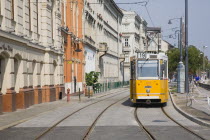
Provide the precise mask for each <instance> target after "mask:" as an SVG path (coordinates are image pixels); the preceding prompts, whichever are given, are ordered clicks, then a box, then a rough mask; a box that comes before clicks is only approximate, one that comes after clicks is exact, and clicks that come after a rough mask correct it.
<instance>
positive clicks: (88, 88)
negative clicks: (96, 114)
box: [88, 87, 90, 98]
mask: <svg viewBox="0 0 210 140" xmlns="http://www.w3.org/2000/svg"><path fill="white" fill-rule="evenodd" d="M88 98H90V87H88Z"/></svg>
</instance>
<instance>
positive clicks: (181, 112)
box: [169, 93, 210, 127]
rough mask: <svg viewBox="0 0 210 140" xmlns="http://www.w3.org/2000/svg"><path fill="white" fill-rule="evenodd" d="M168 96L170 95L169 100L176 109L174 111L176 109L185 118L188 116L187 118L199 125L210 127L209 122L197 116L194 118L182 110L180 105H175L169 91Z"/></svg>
mask: <svg viewBox="0 0 210 140" xmlns="http://www.w3.org/2000/svg"><path fill="white" fill-rule="evenodd" d="M169 95H170V97H171V102H172V104H173V106H174V108H175V109H176V111H178V112H179V113H180V114H182V115H183V116H185V117H186V118H188V119H189V120H191V121H193V122H195V123H197V124H199V125H203V126H206V127H210V123H207V122H205V121H203V120H201V119H198V118H195V117H194V116H192V115H190V114H188V113H186V112H184V111H183V110H182V109H181V108H180V107H178V106H177V104H176V103H175V102H174V99H173V96H172V95H171V93H170V94H169Z"/></svg>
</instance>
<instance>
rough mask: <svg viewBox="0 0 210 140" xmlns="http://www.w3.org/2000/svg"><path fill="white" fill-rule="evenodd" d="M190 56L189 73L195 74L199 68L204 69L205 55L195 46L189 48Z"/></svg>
mask: <svg viewBox="0 0 210 140" xmlns="http://www.w3.org/2000/svg"><path fill="white" fill-rule="evenodd" d="M188 52H189V53H188V54H189V57H188V58H189V73H190V74H195V73H196V71H197V70H198V69H199V67H202V64H203V55H202V54H201V52H200V50H198V49H197V48H196V47H195V46H190V47H189V48H188Z"/></svg>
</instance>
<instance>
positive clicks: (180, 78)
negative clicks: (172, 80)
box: [177, 62, 185, 93]
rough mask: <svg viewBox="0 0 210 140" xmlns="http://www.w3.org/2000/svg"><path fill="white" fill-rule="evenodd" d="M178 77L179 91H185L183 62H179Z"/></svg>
mask: <svg viewBox="0 0 210 140" xmlns="http://www.w3.org/2000/svg"><path fill="white" fill-rule="evenodd" d="M177 71H178V79H177V91H178V93H184V92H185V67H184V64H183V62H179V65H178V68H177Z"/></svg>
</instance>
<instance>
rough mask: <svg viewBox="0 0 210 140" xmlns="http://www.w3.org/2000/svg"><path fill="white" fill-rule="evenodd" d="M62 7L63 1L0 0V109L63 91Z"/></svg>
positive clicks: (55, 96)
mask: <svg viewBox="0 0 210 140" xmlns="http://www.w3.org/2000/svg"><path fill="white" fill-rule="evenodd" d="M60 9H61V0H0V112H1V111H3V112H11V111H15V110H16V109H22V108H27V107H29V106H31V105H33V104H38V103H42V102H49V101H54V100H56V99H58V98H59V97H58V96H59V95H61V93H64V91H63V89H64V85H63V53H64V52H63V43H62V37H61V29H60V27H61V18H62V16H61V10H60ZM1 109H2V110H1Z"/></svg>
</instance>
